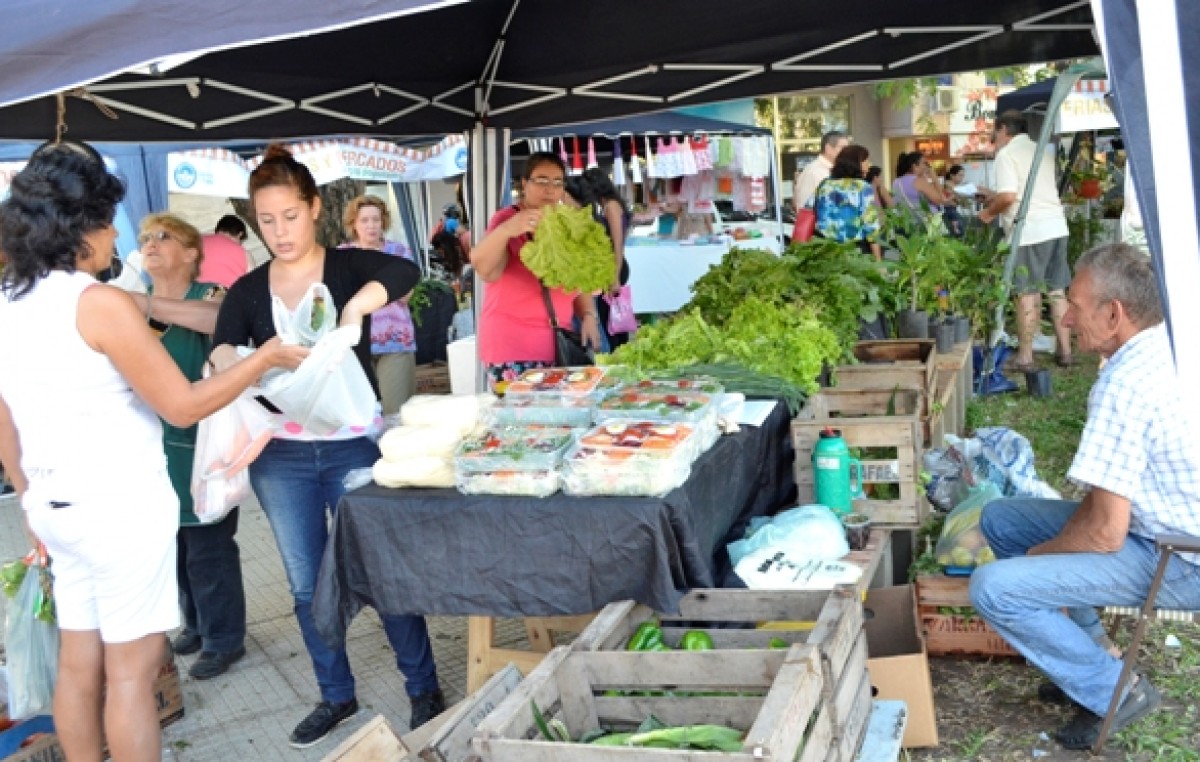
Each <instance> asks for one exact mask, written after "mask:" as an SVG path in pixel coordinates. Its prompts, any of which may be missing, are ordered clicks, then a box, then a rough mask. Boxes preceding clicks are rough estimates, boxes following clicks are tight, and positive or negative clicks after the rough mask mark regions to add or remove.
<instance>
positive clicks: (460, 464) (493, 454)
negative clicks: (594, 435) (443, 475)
mask: <svg viewBox="0 0 1200 762" xmlns="http://www.w3.org/2000/svg"><path fill="white" fill-rule="evenodd" d="M573 439H574V437H573V432H572V430H571V429H568V428H562V427H558V426H528V427H523V428H518V427H505V428H491V429H487V430H485V431H483V432H482V433H479V434H476V435H472V436H469V437H467V438H466V439H464V440H463V442H462V444H460V445H459V446H458V450H457V452H456V453H455V455H454V467H455V470H456V471H457V472H458V473H485V472H492V471H552V470H554V469H555V468H557V467H558V464H559V463H560V462H561V461H562V456H563V453H564V452H565V451H566V449H567V447H569V446H570V445H571V442H572V441H573Z"/></svg>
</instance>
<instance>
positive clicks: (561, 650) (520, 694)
mask: <svg viewBox="0 0 1200 762" xmlns="http://www.w3.org/2000/svg"><path fill="white" fill-rule="evenodd" d="M570 653H571V648H570V646H559V647H558V648H555V649H554V650H552V651H551V652H550V653H549V654H547V655H546V656H545V658H543V659H542V661H541V663H539V664H538V665H537V666H536V667H534V668H533V669H532V670H531V671H530V672H529V674H528V675H526V677H525V679H524V680H522V681H521V683H520V685H518V686H517V687H516V689H515V690H514V691H513V692H512V693H510V694H509V695H508V698H506V699H505V700H504V701H501V702H500V704H499V705H498V706H497V707H496V709H495V710H493V711H492V713H491V714H489V715H488V716H487V717H485V718H484V719H483V721H482V722H480V723H479V726H478V727H477V728H476V729H475V735H476V737H479V736H481V735H482V736H485V737H491V736H494V737H497V738H502V737H511V736H512V734H513V733H516V732H518V730H521V729H524V728H525V727H527V726H528V725H529V724H530V723H531V722H533V713H532V712H531V711H530V708H529V702H530V701H536V702H537V705H538V708H539V709H541V710H543V711H551V709H552V708H553V707H554V706H557V705H558V703H559V699H558V687H557V685H555V683H554V679H553V677H554V671H555V670H556V669H557V668H558V667H559V665H561V664H562V662H563V661H564V660H565V659H566V658H567V656H568V655H569V654H570Z"/></svg>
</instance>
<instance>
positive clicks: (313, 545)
mask: <svg viewBox="0 0 1200 762" xmlns="http://www.w3.org/2000/svg"><path fill="white" fill-rule="evenodd" d="M378 459H379V448H378V447H376V446H375V443H374V442H372V441H371V440H369V439H367V438H365V437H360V438H357V439H345V440H340V441H322V442H298V441H293V440H286V439H273V440H271V442H270V444H268V445H267V447H266V449H264V450H263V451H262V454H261V455H259V456H258V458H257V459H256V460H255V461H254V462H253V463H252V464H250V483H251V484H252V485H253V487H254V492H255V494H256V495H258V500H259V502H260V503H262V507H263V511H264V512H266V514H267V520H268V521H269V522H270V523H271V531H272V532H274V534H275V543H276V544H277V545H278V546H279V554H280V555H281V556H282V557H283V567H284V570H285V571H286V572H287V578H288V585H289V586H290V587H291V591H292V600H293V601H294V603H295V611H296V619H297V621H298V622H299V623H300V634H301V635H302V636H303V638H304V645H305V646H306V647H307V648H308V655H309V657H310V658H311V659H312V663H313V672H314V673H316V677H317V685H318V686H320V689H321V699H322V700H323V701H332V702H338V703H340V702H344V701H349V700H350V699H352V698H354V675H353V674H352V673H351V672H350V662H349V660H348V659H347V658H346V650H345V649H344V648H340V649H332V648H330V647H329V646H327V645H326V644H325V641H323V640H321V636H320V635H318V634H317V627H316V624H315V622H314V621H313V615H312V597H313V590H314V589H315V588H316V586H317V572H318V570H319V569H320V566H321V557H322V556H323V555H324V553H325V543H326V540H327V539H328V538H329V526H328V522H329V520H330V518H331V517H334V516H335V515H336V513H337V505H338V501H339V500H340V499H341V497H342V495H343V494H344V493H345V491H346V490H345V488H343V487H342V479H343V477H345V476H346V474H347V473H349V472H350V471H351V470H352V469H355V468H369V467H370V466H372V465H373V464H374V463H375V461H376V460H378ZM380 619H381V620H382V621H383V631H384V633H385V634H386V635H387V639H388V642H389V643H391V646H392V650H393V651H395V652H396V666H397V667H399V668H400V671H401V672H402V673H404V677H405V681H406V683H405V690H406V692H407V693H408V695H409V696H418V695H421V694H422V693H429V692H431V691H435V690H437V687H438V679H437V668H436V667H435V666H434V662H433V649H432V648H431V647H430V645H429V632H428V630H427V629H426V627H425V619H424V617H420V616H414V615H402V616H381V617H380Z"/></svg>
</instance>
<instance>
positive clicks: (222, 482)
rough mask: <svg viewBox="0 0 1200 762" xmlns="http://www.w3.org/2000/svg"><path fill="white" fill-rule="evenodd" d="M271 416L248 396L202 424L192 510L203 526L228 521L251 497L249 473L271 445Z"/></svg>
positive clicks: (197, 438)
mask: <svg viewBox="0 0 1200 762" xmlns="http://www.w3.org/2000/svg"><path fill="white" fill-rule="evenodd" d="M272 433H273V427H272V422H271V417H270V415H268V414H267V411H266V410H264V409H263V407H262V406H261V405H259V404H258V403H257V402H255V401H254V400H253V399H251V398H250V397H249V396H247V395H243V396H241V397H238V398H237V399H235V400H234V401H233V402H231V403H229V404H228V405H226V406H225V407H223V408H221V409H220V410H218V411H217V412H215V413H213V414H212V415H210V416H209V417H208V418H205V419H204V420H202V421H201V422H200V430H199V431H198V432H197V434H196V454H195V456H194V459H193V461H192V486H191V491H192V502H193V508H192V510H193V511H194V512H195V514H196V516H197V517H198V518H199V519H200V522H201V523H203V524H212V523H215V522H217V521H220V520H221V519H223V518H225V516H227V515H228V514H229V512H230V511H231V510H233V509H234V508H235V507H236V506H237V505H238V504H239V503H241V502H242V501H244V500H245V499H246V498H248V497H249V496H250V478H249V474H248V473H247V471H246V467H247V466H249V465H250V464H251V463H252V462H254V459H255V458H257V457H258V454H259V453H261V452H262V450H263V448H264V447H266V446H267V443H268V442H270V441H271V434H272Z"/></svg>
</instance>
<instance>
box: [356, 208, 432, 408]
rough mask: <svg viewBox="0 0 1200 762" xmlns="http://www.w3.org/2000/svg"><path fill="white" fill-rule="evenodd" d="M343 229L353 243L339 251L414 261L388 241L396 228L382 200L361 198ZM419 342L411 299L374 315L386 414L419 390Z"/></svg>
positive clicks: (376, 362)
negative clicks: (378, 253) (375, 253)
mask: <svg viewBox="0 0 1200 762" xmlns="http://www.w3.org/2000/svg"><path fill="white" fill-rule="evenodd" d="M342 225H343V226H344V227H345V229H346V235H347V236H349V238H350V241H349V242H348V243H344V244H342V245H341V246H340V247H338V248H343V249H345V248H356V249H375V250H376V251H382V252H383V253H384V254H391V255H392V256H396V257H404V258H405V259H408V260H412V258H413V256H412V253H411V252H410V251H409V250H408V247H407V246H405V245H404V244H402V243H396V242H395V241H389V240H387V239H385V238H384V237H383V236H384V233H385V232H386V231H387V229H388V228H389V227H391V225H392V220H391V215H390V214H389V213H388V208H387V204H386V203H384V201H383V199H381V198H379V197H378V196H359V197H357V198H355V199H353V200H352V201H351V202H350V203H349V204H347V205H346V214H345V216H343V218H342ZM416 352H417V340H416V331H415V330H414V328H413V321H412V313H411V312H410V311H409V309H408V297H407V296H406V297H404V298H403V299H398V300H397V301H394V302H392V303H391V304H389V305H386V306H385V307H382V308H380V309H378V310H376V311H375V312H374V313H372V314H371V355H372V357H373V360H374V365H375V376H376V377H377V378H378V379H379V395H380V399H381V401H382V403H383V414H384V415H392V414H394V413H398V412H400V406H401V405H403V404H404V403H405V402H406V401H407V400H408V398H409V397H411V396H412V395H413V393H414V392H415V391H416V387H417V366H416Z"/></svg>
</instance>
